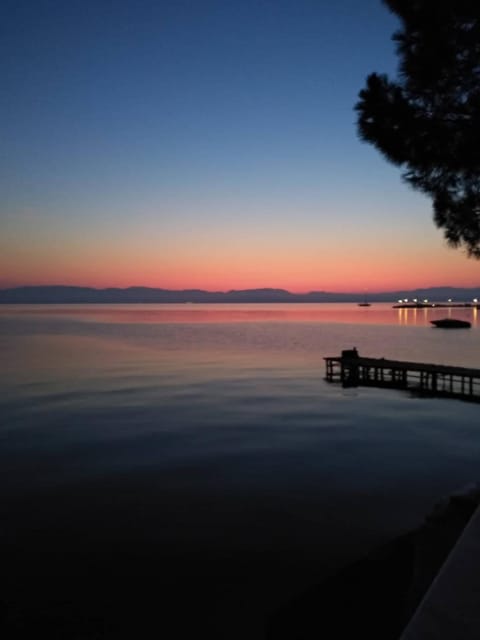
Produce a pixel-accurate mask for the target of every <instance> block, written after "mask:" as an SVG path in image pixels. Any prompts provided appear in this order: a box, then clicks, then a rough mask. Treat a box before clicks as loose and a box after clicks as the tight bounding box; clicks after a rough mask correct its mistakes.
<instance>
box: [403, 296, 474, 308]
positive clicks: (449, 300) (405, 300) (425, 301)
mask: <svg viewBox="0 0 480 640" xmlns="http://www.w3.org/2000/svg"><path fill="white" fill-rule="evenodd" d="M399 302H400V303H403V302H408V298H404V299H403V300H402V299H401V298H400V299H399ZM412 302H415V303H417V302H418V300H417V298H413V300H412ZM423 302H424V303H427V302H428V299H427V298H425V299H424V300H423ZM447 302H452V299H451V298H449V299H448V300H447ZM472 302H473V303H475V304H477V303H478V298H473V300H472ZM434 306H435V304H432V307H434Z"/></svg>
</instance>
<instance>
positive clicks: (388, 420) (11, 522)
mask: <svg viewBox="0 0 480 640" xmlns="http://www.w3.org/2000/svg"><path fill="white" fill-rule="evenodd" d="M447 314H448V311H445V310H443V313H442V312H441V311H436V310H416V311H415V312H414V310H393V309H391V307H390V306H389V305H374V306H372V307H371V308H365V309H361V308H358V307H356V306H355V305H231V306H229V305H218V306H217V305H210V306H203V305H191V306H190V305H177V306H176V305H163V306H160V305H159V306H156V305H145V306H141V305H132V306H128V305H125V306H81V305H79V306H73V305H72V306H68V307H67V306H65V307H63V306H62V307H55V306H48V307H41V306H32V307H26V306H17V307H13V306H8V307H7V306H4V307H0V357H1V362H2V367H1V400H0V412H1V413H0V416H1V417H0V442H1V446H0V469H1V483H0V517H1V528H0V536H1V554H2V570H3V579H2V585H1V601H2V602H3V611H4V618H5V619H6V620H7V623H6V624H7V626H8V629H9V630H10V633H11V637H17V636H15V635H14V633H17V634H18V637H21V635H20V634H21V633H22V632H25V634H26V635H29V634H30V637H32V636H31V632H32V629H35V630H36V631H35V632H36V633H39V632H40V631H46V632H47V633H48V634H49V635H50V637H51V638H56V637H58V638H77V637H78V638H97V637H98V638H100V637H102V638H103V637H108V638H110V637H112V638H116V637H134V636H135V634H138V637H142V638H147V637H154V638H160V637H166V638H175V637H179V638H180V637H192V633H194V634H195V635H198V636H201V635H207V636H209V637H211V638H262V637H263V629H264V625H265V621H266V619H267V618H268V616H269V615H270V614H271V612H273V611H275V610H276V609H277V608H278V607H279V606H281V605H282V603H284V602H287V601H288V600H289V599H290V598H291V597H293V596H295V595H296V594H298V593H301V592H302V590H304V589H306V588H307V587H309V586H310V585H313V584H315V583H318V582H320V581H321V580H322V579H323V578H325V576H327V575H329V574H331V573H332V572H334V571H336V570H337V569H338V568H340V567H342V566H344V565H345V564H346V563H348V562H349V561H351V560H352V559H355V558H357V557H359V556H361V555H362V554H364V553H366V552H368V551H369V550H370V549H372V548H373V547H375V546H376V545H378V544H380V543H383V542H385V541H387V540H389V539H391V538H393V537H395V536H397V535H399V534H401V533H403V532H405V531H407V530H409V529H411V528H413V527H415V526H416V525H418V524H420V523H421V521H422V520H423V518H424V516H425V514H426V513H427V512H428V511H429V510H430V509H431V507H432V505H433V503H434V502H436V501H437V500H438V499H439V498H441V497H442V496H444V495H446V494H448V493H449V492H451V491H453V490H456V489H458V488H460V487H462V486H464V485H466V484H468V483H470V482H474V481H478V480H479V462H480V420H479V411H480V407H479V405H474V404H467V403H463V402H460V401H456V400H435V399H421V398H416V397H411V396H409V395H408V394H404V393H402V392H399V391H387V390H377V389H372V388H370V389H362V388H359V389H348V390H346V389H342V388H341V387H339V386H335V385H328V384H327V383H326V382H324V380H323V375H324V365H323V360H322V358H323V356H326V355H337V354H338V353H339V352H340V351H341V349H343V348H351V347H353V346H356V347H357V348H358V350H359V352H360V354H362V355H371V356H375V357H382V356H384V357H387V358H399V359H405V360H418V361H424V362H425V361H426V362H435V363H444V364H457V365H464V366H472V367H480V345H479V338H480V331H479V329H478V323H477V317H476V315H475V314H476V312H475V311H474V310H463V309H462V310H452V315H454V317H462V318H468V319H470V320H471V321H472V322H473V326H472V329H471V330H467V331H442V330H438V329H432V328H431V327H430V326H429V320H431V319H434V318H438V317H443V316H445V315H447ZM5 612H6V613H5ZM147 628H148V629H149V630H150V629H152V631H148V633H147V631H146V629H147ZM150 633H151V635H149V634H150ZM122 634H123V635H122ZM132 634H133V635H132Z"/></svg>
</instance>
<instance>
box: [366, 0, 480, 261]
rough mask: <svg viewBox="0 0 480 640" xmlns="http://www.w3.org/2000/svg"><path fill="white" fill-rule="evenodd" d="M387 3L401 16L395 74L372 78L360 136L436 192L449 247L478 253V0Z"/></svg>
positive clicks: (415, 182) (414, 182) (416, 183)
mask: <svg viewBox="0 0 480 640" xmlns="http://www.w3.org/2000/svg"><path fill="white" fill-rule="evenodd" d="M383 1H384V4H386V5H387V6H388V7H389V9H390V10H391V11H392V12H393V13H395V14H396V15H397V16H398V17H399V18H400V21H401V28H400V30H398V31H397V32H396V33H394V35H393V38H392V39H393V40H394V42H396V51H397V56H398V58H399V70H398V78H397V79H395V80H394V81H392V80H390V79H389V78H388V76H386V75H379V74H377V73H372V74H371V75H369V76H368V78H367V81H366V86H365V88H364V89H363V90H362V91H360V94H359V98H360V100H359V102H358V103H357V105H356V107H355V109H356V111H357V112H358V121H357V125H358V132H359V136H360V138H361V139H362V140H364V141H366V142H369V143H371V144H373V145H374V146H375V147H376V148H377V149H379V150H380V151H381V152H382V153H383V155H384V156H385V157H386V158H387V159H388V160H389V161H390V162H393V163H394V164H396V165H398V166H400V167H402V169H403V178H404V180H405V181H406V182H407V183H409V184H410V185H411V186H412V187H413V188H414V189H418V190H420V191H422V192H424V193H426V194H427V195H428V196H430V197H431V199H432V202H433V213H434V221H435V223H436V225H437V226H438V227H440V228H442V229H443V230H444V234H445V238H446V239H447V242H448V244H449V245H451V246H454V247H464V248H465V249H466V250H467V253H468V255H469V256H473V257H476V258H480V2H479V0H443V1H442V2H439V1H438V0H383Z"/></svg>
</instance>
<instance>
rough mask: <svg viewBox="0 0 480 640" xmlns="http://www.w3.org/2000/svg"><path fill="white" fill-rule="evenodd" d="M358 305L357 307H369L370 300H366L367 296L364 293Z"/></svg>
mask: <svg viewBox="0 0 480 640" xmlns="http://www.w3.org/2000/svg"><path fill="white" fill-rule="evenodd" d="M358 306H359V307H371V306H372V305H371V304H370V302H367V296H366V295H365V297H364V298H363V302H359V303H358Z"/></svg>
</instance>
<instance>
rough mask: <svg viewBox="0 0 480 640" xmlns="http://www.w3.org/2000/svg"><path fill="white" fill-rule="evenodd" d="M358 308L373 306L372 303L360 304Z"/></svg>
mask: <svg viewBox="0 0 480 640" xmlns="http://www.w3.org/2000/svg"><path fill="white" fill-rule="evenodd" d="M358 306H359V307H371V306H372V305H371V304H370V302H359V303H358Z"/></svg>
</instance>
